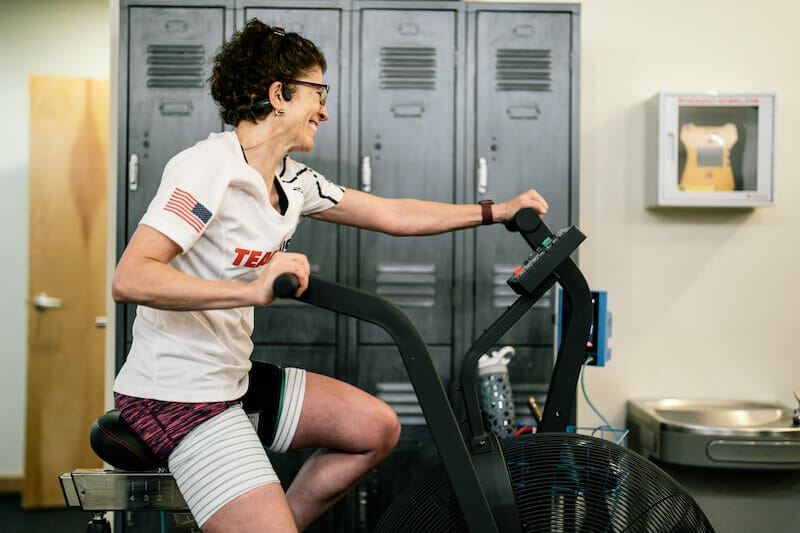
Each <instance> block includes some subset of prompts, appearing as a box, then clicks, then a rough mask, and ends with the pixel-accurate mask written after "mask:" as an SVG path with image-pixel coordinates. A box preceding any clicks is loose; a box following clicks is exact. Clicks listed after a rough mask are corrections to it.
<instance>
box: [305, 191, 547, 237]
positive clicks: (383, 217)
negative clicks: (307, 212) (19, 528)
mask: <svg viewBox="0 0 800 533" xmlns="http://www.w3.org/2000/svg"><path fill="white" fill-rule="evenodd" d="M524 207H531V208H533V209H535V210H536V212H538V213H539V214H540V215H543V214H545V213H546V212H547V209H548V206H547V202H546V201H545V199H544V198H542V196H541V195H540V194H539V193H538V192H536V191H535V190H533V189H531V190H529V191H526V192H524V193H522V194H520V195H519V196H516V197H514V198H511V199H510V200H507V201H505V202H501V203H498V204H494V205H493V206H492V218H493V222H506V221H508V220H511V218H512V217H513V216H514V215H515V214H516V213H517V211H519V210H520V209H522V208H524ZM311 217H312V218H316V219H319V220H325V221H327V222H335V223H337V224H345V225H348V226H355V227H359V228H364V229H369V230H374V231H381V232H383V233H388V234H390V235H405V236H408V235H435V234H437V233H444V232H447V231H452V230H457V229H463V228H471V227H474V226H478V225H480V224H481V221H482V217H481V206H480V205H477V204H475V205H469V204H446V203H441V202H429V201H425V200H414V199H410V198H382V197H380V196H375V195H372V194H368V193H365V192H362V191H358V190H355V189H347V190H346V192H345V194H344V196H343V197H342V199H341V200H340V201H339V203H338V204H336V205H335V206H334V207H332V208H330V209H328V210H326V211H322V212H321V213H316V214H314V215H311Z"/></svg>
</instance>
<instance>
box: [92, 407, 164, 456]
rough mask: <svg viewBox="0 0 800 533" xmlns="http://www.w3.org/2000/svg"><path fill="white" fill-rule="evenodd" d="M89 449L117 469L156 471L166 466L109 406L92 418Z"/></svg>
mask: <svg viewBox="0 0 800 533" xmlns="http://www.w3.org/2000/svg"><path fill="white" fill-rule="evenodd" d="M89 442H90V444H91V445H92V450H94V453H96V454H97V456H98V457H100V459H102V460H103V461H105V462H107V463H108V464H110V465H112V466H114V467H115V468H119V469H121V470H130V471H143V470H158V469H160V468H165V467H166V465H165V464H164V463H163V462H161V461H159V460H158V459H157V458H156V456H155V455H154V454H153V452H152V451H151V450H150V448H149V447H148V446H147V444H145V443H144V441H143V440H142V439H140V438H139V436H138V435H137V434H136V433H134V431H133V430H132V429H131V428H130V426H128V424H127V423H125V421H124V420H123V419H122V417H120V416H119V410H118V409H113V410H111V411H108V412H107V413H105V414H103V415H101V416H100V418H98V419H97V420H95V422H94V424H92V428H91V429H90V430H89Z"/></svg>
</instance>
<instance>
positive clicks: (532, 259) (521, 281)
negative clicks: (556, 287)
mask: <svg viewBox="0 0 800 533" xmlns="http://www.w3.org/2000/svg"><path fill="white" fill-rule="evenodd" d="M585 239H586V235H584V234H583V233H581V232H580V230H579V229H578V228H576V227H575V226H570V227H569V228H564V229H562V230H559V231H558V233H556V234H555V235H551V236H548V237H545V238H544V240H542V241H541V242H540V243H539V246H537V247H536V248H534V250H533V252H532V253H531V255H529V256H528V258H527V259H525V261H523V262H522V264H521V265H519V266H518V267H517V268H515V269H514V272H513V273H512V274H511V277H510V278H508V285H509V286H510V287H511V288H512V289H514V292H516V293H517V294H526V293H531V292H533V291H534V290H535V289H536V287H538V286H539V285H541V284H542V282H544V281H545V279H547V276H549V275H550V273H551V272H553V270H555V269H556V267H558V265H560V264H561V263H563V262H564V260H565V259H567V258H569V256H570V254H571V253H572V252H574V251H575V250H576V249H577V248H578V245H579V244H580V243H582V242H583V241H584V240H585Z"/></svg>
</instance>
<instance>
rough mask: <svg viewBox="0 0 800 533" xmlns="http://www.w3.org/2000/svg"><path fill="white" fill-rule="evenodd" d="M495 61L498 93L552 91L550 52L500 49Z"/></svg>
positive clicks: (551, 60)
mask: <svg viewBox="0 0 800 533" xmlns="http://www.w3.org/2000/svg"><path fill="white" fill-rule="evenodd" d="M495 59H496V60H497V66H496V71H495V81H496V82H497V85H496V87H497V90H498V91H539V92H549V91H551V90H552V88H553V58H552V53H551V51H550V50H536V49H512V48H500V49H498V50H497V53H496V56H495Z"/></svg>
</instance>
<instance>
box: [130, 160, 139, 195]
mask: <svg viewBox="0 0 800 533" xmlns="http://www.w3.org/2000/svg"><path fill="white" fill-rule="evenodd" d="M138 189H139V156H138V155H136V154H131V158H130V159H129V160H128V190H130V191H136V190H138Z"/></svg>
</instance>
